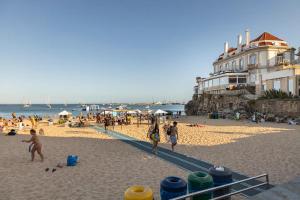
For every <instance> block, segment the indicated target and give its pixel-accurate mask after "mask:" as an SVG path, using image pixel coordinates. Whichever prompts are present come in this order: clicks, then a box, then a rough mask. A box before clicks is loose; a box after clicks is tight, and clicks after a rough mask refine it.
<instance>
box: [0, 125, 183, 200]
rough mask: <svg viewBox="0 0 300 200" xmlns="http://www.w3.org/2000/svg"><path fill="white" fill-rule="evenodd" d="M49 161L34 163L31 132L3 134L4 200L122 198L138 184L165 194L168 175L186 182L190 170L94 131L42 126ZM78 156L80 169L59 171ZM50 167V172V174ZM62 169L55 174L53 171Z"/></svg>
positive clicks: (0, 140)
mask: <svg viewBox="0 0 300 200" xmlns="http://www.w3.org/2000/svg"><path fill="white" fill-rule="evenodd" d="M39 127H43V128H44V130H45V136H41V137H40V140H41V142H42V143H43V153H44V155H45V161H44V162H43V163H42V162H40V159H39V157H38V155H36V160H35V161H34V162H33V163H32V162H31V161H30V153H29V152H28V144H25V143H21V140H23V139H29V137H30V136H29V135H28V134H29V130H26V131H22V132H20V133H21V134H19V135H17V136H4V135H3V134H0V163H1V164H0V177H1V179H0V185H1V187H0V194H1V195H0V199H1V200H2V199H3V200H21V199H22V200H32V199H39V200H43V199H45V200H49V199H57V200H59V199H61V200H62V199H63V200H66V199H78V200H79V199H95V200H96V199H103V200H108V199H122V198H123V194H124V191H125V190H126V189H127V188H128V187H130V186H131V185H134V184H142V185H148V186H150V187H151V188H152V189H153V191H154V193H155V197H156V198H158V196H159V183H160V180H162V179H163V178H164V177H166V176H169V175H175V176H179V177H183V178H186V177H187V174H188V173H187V172H186V171H184V170H182V169H179V168H177V167H176V166H174V165H172V164H170V163H167V162H165V161H163V160H161V159H159V158H157V157H156V156H153V155H149V154H146V153H144V152H142V151H140V150H137V149H135V148H134V147H131V146H130V145H127V144H125V143H123V142H121V141H118V140H114V139H111V138H109V137H107V136H106V135H103V134H99V133H97V132H96V131H94V130H93V129H89V128H69V127H57V126H39ZM69 154H75V155H78V156H79V158H80V160H79V164H78V165H77V166H75V167H63V168H62V169H60V168H57V167H55V166H56V165H57V163H59V162H62V163H66V158H67V155H69ZM46 168H50V170H49V171H48V172H45V169H46ZM53 168H56V169H57V171H55V172H54V173H52V172H51V171H52V169H53Z"/></svg>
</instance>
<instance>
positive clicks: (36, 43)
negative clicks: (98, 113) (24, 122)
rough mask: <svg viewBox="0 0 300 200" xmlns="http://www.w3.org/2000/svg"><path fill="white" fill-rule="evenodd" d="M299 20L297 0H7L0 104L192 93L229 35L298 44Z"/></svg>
mask: <svg viewBox="0 0 300 200" xmlns="http://www.w3.org/2000/svg"><path fill="white" fill-rule="evenodd" d="M299 20H300V1H299V0H287V1H282V0H280V1H275V0H268V1H264V0H262V1H240V0H234V1H218V0H210V1H208V0H207V1H200V0H197V1H196V0H195V1H193V0H160V1H158V0H126V1H125V0H118V1H117V0H107V1H104V0H94V1H93V0H87V1H83V0H48V1H46V0H43V1H38V0H31V1H30V0H27V1H22V0H19V1H15V0H7V1H5V0H0V69H1V79H0V81H1V94H0V103H22V102H23V101H24V99H31V101H32V102H33V103H44V102H45V99H47V97H48V96H49V98H50V100H51V103H59V102H64V101H67V102H69V103H72V102H73V103H77V102H86V103H89V102H111V101H113V102H145V101H152V99H154V100H156V101H158V100H178V101H183V100H189V99H191V96H192V93H193V86H194V84H195V77H196V76H206V75H207V74H208V73H209V72H211V70H212V62H213V61H214V60H215V59H216V58H217V56H218V55H219V54H220V53H221V52H222V51H223V43H224V42H225V41H229V44H231V45H234V46H235V45H236V37H237V34H239V33H242V34H243V36H244V30H245V29H246V28H249V29H250V31H251V38H254V37H255V36H258V34H260V33H262V32H264V31H267V32H270V33H272V34H274V35H276V36H278V37H279V38H282V39H285V40H287V42H288V43H289V44H290V45H292V46H294V47H299V46H300V24H299Z"/></svg>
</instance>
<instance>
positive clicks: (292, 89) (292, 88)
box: [289, 79, 294, 94]
mask: <svg viewBox="0 0 300 200" xmlns="http://www.w3.org/2000/svg"><path fill="white" fill-rule="evenodd" d="M289 92H290V93H292V94H294V80H293V79H289Z"/></svg>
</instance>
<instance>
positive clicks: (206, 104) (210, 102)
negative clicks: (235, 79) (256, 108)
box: [185, 94, 251, 115]
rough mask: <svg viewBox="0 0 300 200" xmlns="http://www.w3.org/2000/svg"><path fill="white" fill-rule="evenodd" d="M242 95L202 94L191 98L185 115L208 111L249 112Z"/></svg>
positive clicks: (246, 101)
mask: <svg viewBox="0 0 300 200" xmlns="http://www.w3.org/2000/svg"><path fill="white" fill-rule="evenodd" d="M248 101H249V100H248V99H246V98H244V96H243V95H222V94H203V95H200V96H198V97H197V98H195V97H194V98H193V100H191V101H190V102H189V103H188V104H187V105H186V106H185V112H186V114H187V115H201V114H206V113H208V112H224V113H229V112H234V111H240V110H243V111H246V112H249V111H250V110H249V109H251V107H250V106H249V104H248Z"/></svg>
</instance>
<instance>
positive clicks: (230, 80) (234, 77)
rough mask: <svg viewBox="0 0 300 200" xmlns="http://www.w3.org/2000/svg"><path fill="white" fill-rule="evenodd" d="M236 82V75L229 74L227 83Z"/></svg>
mask: <svg viewBox="0 0 300 200" xmlns="http://www.w3.org/2000/svg"><path fill="white" fill-rule="evenodd" d="M236 82H237V78H236V76H229V83H236Z"/></svg>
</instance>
